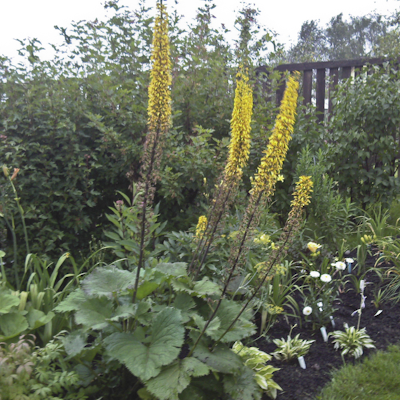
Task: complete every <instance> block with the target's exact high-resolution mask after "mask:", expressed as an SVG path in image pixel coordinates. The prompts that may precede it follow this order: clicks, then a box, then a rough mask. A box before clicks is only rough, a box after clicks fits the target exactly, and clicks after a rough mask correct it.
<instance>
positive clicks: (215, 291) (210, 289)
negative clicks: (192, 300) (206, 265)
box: [193, 277, 222, 297]
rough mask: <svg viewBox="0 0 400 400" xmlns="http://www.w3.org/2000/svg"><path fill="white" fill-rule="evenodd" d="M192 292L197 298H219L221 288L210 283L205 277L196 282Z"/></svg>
mask: <svg viewBox="0 0 400 400" xmlns="http://www.w3.org/2000/svg"><path fill="white" fill-rule="evenodd" d="M193 292H194V293H196V296H197V297H204V296H212V295H215V296H220V295H221V292H222V291H221V288H220V286H219V285H218V284H217V283H215V282H211V281H210V280H209V279H208V278H207V277H204V278H203V279H202V280H201V281H198V282H196V283H195V284H194V287H193Z"/></svg>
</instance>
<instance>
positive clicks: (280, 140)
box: [252, 72, 300, 197]
mask: <svg viewBox="0 0 400 400" xmlns="http://www.w3.org/2000/svg"><path fill="white" fill-rule="evenodd" d="M299 75H300V74H299V73H298V72H295V73H294V75H293V76H291V77H290V78H289V80H288V83H287V87H286V90H285V93H284V96H283V100H282V103H281V106H280V110H279V114H278V116H277V118H276V123H275V128H274V131H273V133H272V135H271V137H270V139H269V144H268V146H267V149H266V150H265V152H264V153H265V155H264V157H263V158H262V159H261V163H260V166H259V167H258V171H257V174H256V176H255V177H254V180H253V182H252V186H253V187H252V195H253V196H254V197H258V195H259V194H260V193H261V192H263V191H264V193H265V195H266V196H267V197H269V196H271V194H272V193H273V190H274V187H275V184H276V182H277V180H278V178H279V177H280V172H281V169H282V165H283V162H284V160H285V158H286V153H287V150H288V147H289V141H290V139H291V135H292V133H293V127H294V123H295V117H296V108H297V97H298V92H297V91H298V88H299V82H298V79H299Z"/></svg>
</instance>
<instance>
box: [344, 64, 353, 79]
mask: <svg viewBox="0 0 400 400" xmlns="http://www.w3.org/2000/svg"><path fill="white" fill-rule="evenodd" d="M351 68H352V67H343V68H342V79H347V78H350V77H351Z"/></svg>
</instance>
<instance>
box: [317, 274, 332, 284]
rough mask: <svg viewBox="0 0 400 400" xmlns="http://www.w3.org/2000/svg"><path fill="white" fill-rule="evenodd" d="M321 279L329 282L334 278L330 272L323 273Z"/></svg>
mask: <svg viewBox="0 0 400 400" xmlns="http://www.w3.org/2000/svg"><path fill="white" fill-rule="evenodd" d="M320 279H321V281H322V282H325V283H328V282H330V281H331V280H332V278H331V276H330V275H329V274H322V275H321V278H320Z"/></svg>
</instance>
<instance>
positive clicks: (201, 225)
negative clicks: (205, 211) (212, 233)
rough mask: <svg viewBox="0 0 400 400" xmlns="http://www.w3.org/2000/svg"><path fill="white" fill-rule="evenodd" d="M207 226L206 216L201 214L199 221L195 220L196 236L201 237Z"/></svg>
mask: <svg viewBox="0 0 400 400" xmlns="http://www.w3.org/2000/svg"><path fill="white" fill-rule="evenodd" d="M206 228H207V217H206V216H205V215H201V216H200V217H199V221H198V222H197V226H196V238H197V239H201V237H202V236H203V235H204V232H205V231H206Z"/></svg>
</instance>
